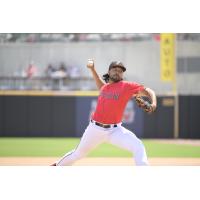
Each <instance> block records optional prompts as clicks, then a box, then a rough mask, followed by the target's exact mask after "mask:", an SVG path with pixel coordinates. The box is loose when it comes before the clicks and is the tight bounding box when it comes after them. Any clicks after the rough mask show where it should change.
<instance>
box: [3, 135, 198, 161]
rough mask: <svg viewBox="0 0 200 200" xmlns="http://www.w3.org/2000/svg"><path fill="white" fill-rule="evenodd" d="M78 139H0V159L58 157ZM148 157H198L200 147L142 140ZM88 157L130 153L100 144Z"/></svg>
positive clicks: (70, 148)
mask: <svg viewBox="0 0 200 200" xmlns="http://www.w3.org/2000/svg"><path fill="white" fill-rule="evenodd" d="M79 141H80V139H79V138H0V157H9V156H19V157H23V156H28V157H31V156H33V157H34V156H35V157H40V156H41V157H43V156H44V157H47V156H48V157H54V156H55V157H60V156H62V155H63V154H65V153H66V152H68V151H70V150H72V149H74V148H76V146H77V145H78V143H79ZM143 142H144V145H145V147H146V150H147V154H148V156H149V157H193V158H198V157H200V146H192V145H188V144H166V143H161V142H159V141H156V140H148V139H144V140H143ZM88 156H90V157H130V156H131V153H129V152H127V151H125V150H122V149H120V148H118V147H115V146H113V145H110V144H101V145H100V146H98V147H97V148H96V149H95V150H93V151H92V152H91V153H90V154H89V155H88Z"/></svg>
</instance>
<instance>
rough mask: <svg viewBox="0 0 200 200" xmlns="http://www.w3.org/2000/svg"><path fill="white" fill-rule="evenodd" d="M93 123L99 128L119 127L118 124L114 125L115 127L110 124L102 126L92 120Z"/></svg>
mask: <svg viewBox="0 0 200 200" xmlns="http://www.w3.org/2000/svg"><path fill="white" fill-rule="evenodd" d="M91 122H92V123H95V124H96V125H97V126H100V127H103V128H111V127H112V126H113V127H117V124H113V125H110V124H101V123H99V122H95V121H93V120H92V119H91Z"/></svg>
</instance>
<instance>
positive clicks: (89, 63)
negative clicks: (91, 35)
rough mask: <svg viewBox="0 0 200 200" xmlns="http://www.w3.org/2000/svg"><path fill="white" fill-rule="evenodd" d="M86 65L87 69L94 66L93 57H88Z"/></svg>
mask: <svg viewBox="0 0 200 200" xmlns="http://www.w3.org/2000/svg"><path fill="white" fill-rule="evenodd" d="M87 67H88V68H89V69H93V68H94V60H93V59H88V62H87Z"/></svg>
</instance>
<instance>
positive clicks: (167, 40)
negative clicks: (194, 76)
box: [160, 33, 175, 81]
mask: <svg viewBox="0 0 200 200" xmlns="http://www.w3.org/2000/svg"><path fill="white" fill-rule="evenodd" d="M160 47H161V48H160V55H161V80H162V81H173V80H174V76H175V34H172V33H163V34H161V46H160Z"/></svg>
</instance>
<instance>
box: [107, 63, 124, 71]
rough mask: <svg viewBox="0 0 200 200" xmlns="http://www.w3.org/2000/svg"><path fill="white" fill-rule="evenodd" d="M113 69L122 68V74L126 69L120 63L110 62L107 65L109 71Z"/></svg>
mask: <svg viewBox="0 0 200 200" xmlns="http://www.w3.org/2000/svg"><path fill="white" fill-rule="evenodd" d="M115 67H120V68H122V70H123V72H125V71H126V67H124V64H123V63H122V62H120V61H112V62H111V63H110V65H109V70H110V69H112V68H115Z"/></svg>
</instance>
